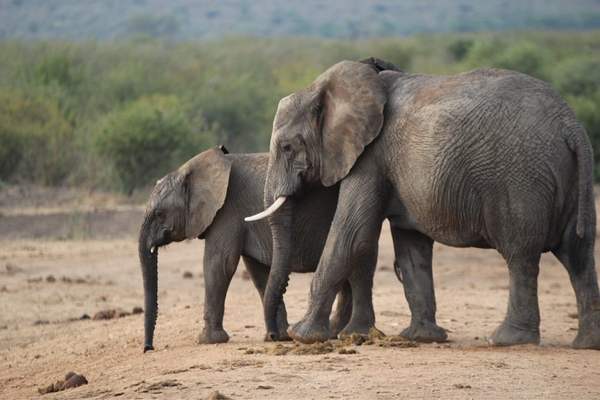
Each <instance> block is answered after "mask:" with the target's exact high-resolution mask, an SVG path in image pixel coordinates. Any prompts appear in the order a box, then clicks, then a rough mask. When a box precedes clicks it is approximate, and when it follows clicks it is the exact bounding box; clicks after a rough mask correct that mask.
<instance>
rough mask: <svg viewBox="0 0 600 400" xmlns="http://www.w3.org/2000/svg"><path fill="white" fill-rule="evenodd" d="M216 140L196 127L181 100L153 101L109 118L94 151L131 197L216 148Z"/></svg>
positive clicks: (102, 125) (132, 105)
mask: <svg viewBox="0 0 600 400" xmlns="http://www.w3.org/2000/svg"><path fill="white" fill-rule="evenodd" d="M212 136H213V135H212V132H211V131H210V130H209V129H207V128H206V127H205V126H201V125H200V126H199V125H197V126H192V124H191V121H190V119H189V118H188V116H187V115H186V112H185V108H184V105H183V104H182V103H181V101H180V100H179V99H178V98H177V97H175V96H151V97H143V98H140V99H139V100H137V101H135V102H132V103H130V104H129V105H127V106H126V107H125V108H123V109H119V110H115V111H113V112H111V113H109V114H108V115H106V116H105V117H104V120H103V121H102V122H101V123H100V127H99V130H98V132H97V133H96V138H95V146H96V149H97V151H98V152H99V154H100V155H101V156H102V157H103V158H104V159H105V160H106V161H107V162H109V163H110V164H111V165H112V167H113V171H114V173H115V175H116V177H117V179H118V182H119V186H120V188H121V189H122V190H124V191H126V192H128V193H131V192H132V191H133V190H134V189H135V188H138V187H142V186H145V185H148V184H150V183H152V182H154V181H155V180H156V179H157V178H159V177H160V176H162V175H163V174H165V173H166V172H168V171H169V170H170V169H172V168H174V167H175V166H177V165H179V164H180V163H182V162H184V161H185V160H187V159H188V158H190V157H191V156H193V155H194V154H196V153H198V152H200V151H201V150H203V149H204V148H206V147H207V146H209V145H210V144H212V142H213V140H212Z"/></svg>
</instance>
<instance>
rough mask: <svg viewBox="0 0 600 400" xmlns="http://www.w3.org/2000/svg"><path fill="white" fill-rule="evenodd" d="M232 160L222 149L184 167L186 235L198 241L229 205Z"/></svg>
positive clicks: (205, 154)
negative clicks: (227, 199)
mask: <svg viewBox="0 0 600 400" xmlns="http://www.w3.org/2000/svg"><path fill="white" fill-rule="evenodd" d="M230 172H231V160H230V159H229V158H227V157H226V156H225V154H223V152H222V151H221V150H220V149H217V148H214V149H210V150H207V151H204V152H202V153H200V154H198V155H197V156H195V157H194V158H192V159H191V160H189V161H188V162H186V163H185V164H184V165H183V166H181V173H182V174H184V176H185V191H184V193H185V196H187V199H186V208H187V217H186V223H185V235H186V237H188V238H195V237H198V236H199V235H201V234H202V233H203V232H204V231H205V230H206V228H208V227H209V226H210V224H211V223H212V221H213V219H214V218H215V215H216V214H217V211H219V210H220V209H221V207H222V206H223V204H224V203H225V197H226V196H227V187H228V185H229V173H230Z"/></svg>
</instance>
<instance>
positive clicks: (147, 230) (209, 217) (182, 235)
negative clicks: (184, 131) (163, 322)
mask: <svg viewBox="0 0 600 400" xmlns="http://www.w3.org/2000/svg"><path fill="white" fill-rule="evenodd" d="M230 171H231V160H229V159H228V158H227V157H226V156H225V154H224V152H223V151H222V150H221V149H210V150H207V151H205V152H202V153H200V154H198V155H197V156H195V157H194V158H192V159H191V160H189V161H188V162H186V163H185V164H183V165H182V166H181V167H180V168H179V169H178V170H176V171H174V172H171V173H170V174H168V175H167V176H165V177H163V178H162V179H160V180H159V181H158V182H156V186H155V187H154V190H153V191H152V194H151V195H150V200H149V201H148V206H147V208H146V214H145V216H144V221H143V223H142V227H141V229H140V236H139V242H138V248H139V255H140V262H141V264H142V275H143V279H144V296H145V336H146V339H145V344H144V351H146V350H151V349H152V348H153V347H152V341H153V335H154V326H155V324H156V313H157V308H158V304H157V266H158V248H159V247H161V246H165V245H167V244H169V243H172V242H179V241H182V240H185V239H193V238H197V237H200V236H201V235H202V234H203V233H204V232H205V231H206V229H207V228H208V227H209V226H210V224H211V223H212V221H213V218H214V217H215V215H216V213H217V211H218V210H219V209H220V208H221V207H222V206H223V203H224V202H225V196H226V194H227V186H228V184H229V173H230Z"/></svg>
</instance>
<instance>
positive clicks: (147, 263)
mask: <svg viewBox="0 0 600 400" xmlns="http://www.w3.org/2000/svg"><path fill="white" fill-rule="evenodd" d="M148 239H149V223H147V222H145V223H144V225H143V226H142V229H141V230H140V238H139V243H138V252H139V257H140V264H141V266H142V278H143V281H144V353H145V352H147V351H148V350H154V346H153V340H154V327H155V326H156V316H157V313H158V293H157V292H158V276H157V275H158V248H156V247H152V246H151V245H150V244H149V243H148Z"/></svg>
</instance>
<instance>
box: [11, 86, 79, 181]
mask: <svg viewBox="0 0 600 400" xmlns="http://www.w3.org/2000/svg"><path fill="white" fill-rule="evenodd" d="M74 154H75V149H74V144H73V128H72V127H71V125H70V124H69V122H68V121H67V120H66V119H65V117H64V115H63V114H62V113H61V111H60V109H59V106H58V104H57V103H56V102H55V101H53V100H52V99H48V98H47V97H46V96H41V95H34V94H29V95H26V94H24V93H22V92H21V91H18V90H3V91H0V179H3V180H25V181H34V182H39V183H42V184H46V185H57V184H60V183H62V182H63V181H64V180H65V179H66V178H67V176H68V175H69V174H70V172H71V171H72V169H73V167H74V160H75V158H74Z"/></svg>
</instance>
